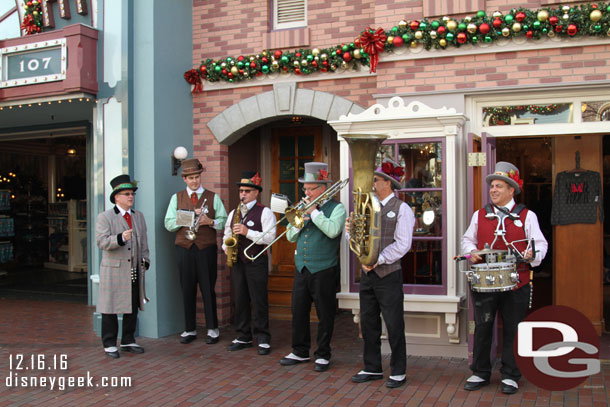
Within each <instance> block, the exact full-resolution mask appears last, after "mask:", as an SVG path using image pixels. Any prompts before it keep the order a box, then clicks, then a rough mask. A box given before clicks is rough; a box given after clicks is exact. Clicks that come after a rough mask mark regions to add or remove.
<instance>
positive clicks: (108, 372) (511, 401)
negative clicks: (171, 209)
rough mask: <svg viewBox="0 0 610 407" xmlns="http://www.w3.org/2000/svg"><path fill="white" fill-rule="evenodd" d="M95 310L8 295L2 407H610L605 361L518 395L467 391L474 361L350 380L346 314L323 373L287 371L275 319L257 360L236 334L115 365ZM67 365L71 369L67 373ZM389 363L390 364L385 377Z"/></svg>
mask: <svg viewBox="0 0 610 407" xmlns="http://www.w3.org/2000/svg"><path fill="white" fill-rule="evenodd" d="M91 313H92V308H89V307H87V306H85V305H82V304H75V303H69V302H48V301H35V300H19V299H9V298H0V380H1V381H2V384H0V407H2V406H50V407H52V406H57V407H59V406H62V407H63V406H79V407H80V406H108V405H113V406H114V405H124V406H173V405H180V406H292V405H294V406H335V405H337V406H519V405H520V406H606V405H608V399H609V394H608V390H607V389H610V362H603V363H602V372H601V373H600V374H598V375H596V376H594V377H592V378H589V379H587V381H586V382H585V383H584V384H582V385H581V386H580V387H578V388H576V389H573V390H570V391H566V392H548V391H545V390H541V389H539V388H536V387H535V386H533V385H531V384H529V383H527V382H526V381H525V380H522V381H521V383H520V385H521V388H520V390H519V392H518V393H517V394H515V395H512V396H505V395H503V394H502V393H501V392H500V391H499V386H498V382H499V375H498V373H497V372H496V373H495V374H494V375H493V377H492V384H491V385H490V386H488V387H486V388H484V389H483V390H482V391H478V392H472V393H468V392H466V391H464V390H463V389H462V385H463V382H464V380H465V379H466V378H467V377H468V376H469V375H470V372H469V370H468V366H467V362H466V361H465V360H463V359H447V358H434V357H431V358H422V357H409V359H408V371H407V380H408V383H407V385H406V386H403V387H401V388H399V389H394V390H389V389H387V388H385V386H384V385H383V383H384V381H375V382H369V383H364V384H355V383H351V382H350V377H351V376H352V375H353V374H354V373H357V372H358V370H360V368H361V360H362V350H361V347H362V344H361V341H360V340H359V339H358V336H357V327H356V326H355V325H354V324H353V323H352V321H351V316H350V315H349V314H348V313H342V314H341V315H340V316H339V317H338V318H337V324H336V326H335V336H334V338H333V342H332V344H333V350H334V354H333V360H332V368H331V370H329V371H328V372H325V373H316V372H314V371H313V363H307V364H302V365H297V366H292V367H282V366H280V365H279V363H278V361H279V359H280V358H281V357H282V356H283V355H285V354H287V353H288V352H289V351H290V325H289V323H287V322H283V321H272V324H271V331H272V334H273V335H274V337H273V339H272V342H273V343H272V345H273V346H274V347H273V351H272V353H271V354H270V355H268V356H258V355H257V354H256V350H255V349H254V348H252V349H245V350H241V351H239V352H235V353H230V352H227V351H226V346H227V345H228V344H229V343H230V341H231V339H232V335H233V332H232V330H230V329H228V328H227V329H224V330H221V341H220V342H219V343H218V344H216V345H206V344H205V343H204V341H203V340H201V339H198V340H196V341H194V342H193V343H191V344H189V345H182V344H179V343H178V339H177V337H168V338H163V339H147V338H140V339H139V340H138V342H139V343H140V344H141V345H142V346H144V347H145V348H146V353H145V354H143V355H131V354H123V355H122V357H121V358H120V359H118V360H111V359H109V358H107V357H105V356H104V354H103V352H102V347H101V344H100V341H99V338H98V337H96V336H95V335H94V334H93V332H92V322H91ZM200 334H201V332H200ZM201 337H202V335H200V338H201ZM21 354H22V355H24V359H25V360H24V361H23V363H22V366H21V367H23V366H26V365H27V366H28V367H30V369H28V370H18V369H17V367H16V365H17V362H18V359H19V358H20V355H21ZM32 355H34V361H35V363H34V369H33V370H32V369H31V362H32V360H31V358H32ZM38 355H44V361H43V362H44V366H43V365H42V364H41V365H40V367H42V369H41V370H38V369H37V367H38V365H37V362H38V360H37V359H36V358H39V357H41V356H38ZM62 355H66V356H65V359H63V356H62ZM11 356H12V360H13V368H12V369H11V368H10V366H9V362H10V360H11ZM54 357H55V358H56V362H55V365H54V362H53V358H54ZM62 360H65V362H66V363H67V370H61V369H60V368H61V363H60V362H61V361H62ZM388 363H389V361H388V360H385V361H384V368H385V369H386V377H387V371H388ZM87 374H89V375H90V376H92V383H93V386H94V387H92V388H66V389H64V390H57V389H54V390H50V389H49V386H50V383H47V386H46V387H41V386H40V385H39V386H37V387H35V386H30V387H11V388H9V387H7V380H9V379H8V378H10V379H12V380H13V381H15V380H16V379H19V380H21V379H23V378H29V377H32V376H33V377H38V378H40V377H41V376H48V377H51V378H54V379H55V380H56V382H55V383H54V385H55V387H57V386H58V385H59V384H60V382H59V381H60V380H67V378H68V377H78V376H83V377H86V376H87ZM102 377H108V378H113V377H114V378H120V377H128V378H131V386H130V387H124V388H107V387H101V386H102V380H103V379H102ZM96 385H97V387H96ZM66 386H67V382H66Z"/></svg>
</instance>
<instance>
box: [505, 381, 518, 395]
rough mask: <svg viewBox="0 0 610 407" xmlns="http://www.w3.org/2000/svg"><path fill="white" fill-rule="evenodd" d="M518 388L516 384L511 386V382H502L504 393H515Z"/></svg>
mask: <svg viewBox="0 0 610 407" xmlns="http://www.w3.org/2000/svg"><path fill="white" fill-rule="evenodd" d="M517 390H518V389H517V388H516V387H515V386H511V385H510V384H506V383H502V393H504V394H515V393H516V392H517Z"/></svg>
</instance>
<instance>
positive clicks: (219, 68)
mask: <svg viewBox="0 0 610 407" xmlns="http://www.w3.org/2000/svg"><path fill="white" fill-rule="evenodd" d="M214 72H216V73H220V72H222V68H221V67H220V65H216V66H215V67H214Z"/></svg>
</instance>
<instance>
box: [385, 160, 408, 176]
mask: <svg viewBox="0 0 610 407" xmlns="http://www.w3.org/2000/svg"><path fill="white" fill-rule="evenodd" d="M381 171H383V173H384V174H388V175H389V176H390V177H392V178H394V179H396V180H397V181H400V177H402V176H403V174H404V173H405V172H404V170H403V168H402V167H401V166H399V165H397V166H396V167H394V164H392V163H391V162H384V163H382V164H381Z"/></svg>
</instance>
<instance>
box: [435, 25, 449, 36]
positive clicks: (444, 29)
mask: <svg viewBox="0 0 610 407" xmlns="http://www.w3.org/2000/svg"><path fill="white" fill-rule="evenodd" d="M446 31H447V29H446V28H445V26H444V25H441V26H440V27H438V29H437V30H436V32H437V33H438V34H439V35H443V34H445V32H446Z"/></svg>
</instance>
